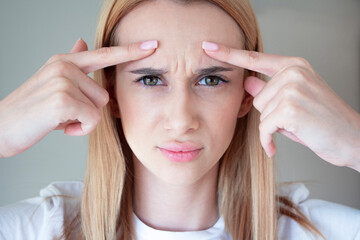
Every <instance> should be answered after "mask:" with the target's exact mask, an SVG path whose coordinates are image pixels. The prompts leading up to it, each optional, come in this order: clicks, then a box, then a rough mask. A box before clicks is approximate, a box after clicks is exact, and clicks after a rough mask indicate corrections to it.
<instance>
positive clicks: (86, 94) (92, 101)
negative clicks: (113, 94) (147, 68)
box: [0, 39, 157, 158]
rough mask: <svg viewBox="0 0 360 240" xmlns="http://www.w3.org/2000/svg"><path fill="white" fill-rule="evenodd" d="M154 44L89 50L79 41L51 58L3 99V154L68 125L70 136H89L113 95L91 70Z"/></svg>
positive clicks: (145, 53)
mask: <svg viewBox="0 0 360 240" xmlns="http://www.w3.org/2000/svg"><path fill="white" fill-rule="evenodd" d="M141 46H148V49H142V48H141ZM155 48H157V41H155V44H154V43H153V44H151V42H150V43H149V42H148V41H147V42H144V44H143V45H142V43H133V44H130V45H127V46H117V47H110V48H100V49H97V50H92V51H87V46H86V43H85V42H84V41H83V40H81V39H80V40H78V41H77V42H76V44H75V46H74V47H73V49H72V51H71V53H69V54H57V55H54V56H53V57H51V58H50V59H49V60H48V61H47V62H46V63H45V65H44V66H42V67H41V68H40V69H39V71H37V72H36V73H35V74H34V75H33V76H32V77H31V78H30V79H29V80H27V81H26V82H25V83H24V84H22V85H21V86H20V87H19V88H17V89H16V90H15V91H14V92H12V93H11V94H9V95H8V96H7V97H5V98H4V99H3V100H1V101H0V158H1V157H11V156H14V155H16V154H19V153H21V152H23V151H25V150H26V149H28V148H30V147H31V146H33V145H34V144H36V143H37V142H39V141H40V140H41V139H42V138H44V137H45V136H46V135H47V134H48V133H50V132H51V131H52V130H56V129H64V132H65V134H68V135H72V136H82V135H87V134H89V133H90V132H91V131H93V130H94V129H95V127H96V125H97V124H98V123H99V121H100V119H101V108H102V107H104V106H105V105H106V104H107V102H108V101H109V94H108V92H107V91H106V90H105V89H103V88H102V87H100V86H99V85H98V84H97V83H96V82H95V81H94V80H93V79H92V78H90V77H89V76H88V75H87V74H88V73H90V72H93V71H96V70H98V69H101V68H105V67H108V66H112V65H117V64H120V63H124V62H128V61H133V60H137V59H141V58H144V57H146V56H149V55H151V54H152V53H153V52H154V49H155Z"/></svg>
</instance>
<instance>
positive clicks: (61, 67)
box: [49, 61, 69, 77]
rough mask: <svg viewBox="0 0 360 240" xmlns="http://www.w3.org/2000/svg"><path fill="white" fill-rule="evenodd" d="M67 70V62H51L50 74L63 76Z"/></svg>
mask: <svg viewBox="0 0 360 240" xmlns="http://www.w3.org/2000/svg"><path fill="white" fill-rule="evenodd" d="M68 70H69V64H68V63H67V62H64V61H55V62H53V63H52V64H51V66H50V69H49V72H50V76H53V77H54V76H63V75H65V73H66V72H67V71H68Z"/></svg>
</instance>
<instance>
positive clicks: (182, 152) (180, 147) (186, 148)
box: [159, 143, 203, 162]
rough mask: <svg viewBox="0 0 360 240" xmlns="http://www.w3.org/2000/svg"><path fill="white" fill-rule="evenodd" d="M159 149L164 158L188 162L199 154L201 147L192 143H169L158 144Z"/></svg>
mask: <svg viewBox="0 0 360 240" xmlns="http://www.w3.org/2000/svg"><path fill="white" fill-rule="evenodd" d="M159 149H160V151H161V153H162V154H164V156H165V157H166V158H168V159H169V160H171V161H173V162H190V161H192V160H194V159H195V158H196V157H197V156H198V155H199V153H200V152H201V150H202V149H203V148H202V147H199V146H197V145H194V144H192V143H182V144H177V143H170V144H166V145H163V146H160V147H159Z"/></svg>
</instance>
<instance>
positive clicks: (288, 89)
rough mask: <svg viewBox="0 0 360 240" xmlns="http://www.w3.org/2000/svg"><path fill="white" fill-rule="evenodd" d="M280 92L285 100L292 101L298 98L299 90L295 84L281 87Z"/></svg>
mask: <svg viewBox="0 0 360 240" xmlns="http://www.w3.org/2000/svg"><path fill="white" fill-rule="evenodd" d="M282 92H283V96H284V97H285V98H290V99H292V98H294V97H298V96H299V95H300V92H301V90H300V87H299V85H298V84H297V83H288V84H286V85H285V86H284V87H283V89H282Z"/></svg>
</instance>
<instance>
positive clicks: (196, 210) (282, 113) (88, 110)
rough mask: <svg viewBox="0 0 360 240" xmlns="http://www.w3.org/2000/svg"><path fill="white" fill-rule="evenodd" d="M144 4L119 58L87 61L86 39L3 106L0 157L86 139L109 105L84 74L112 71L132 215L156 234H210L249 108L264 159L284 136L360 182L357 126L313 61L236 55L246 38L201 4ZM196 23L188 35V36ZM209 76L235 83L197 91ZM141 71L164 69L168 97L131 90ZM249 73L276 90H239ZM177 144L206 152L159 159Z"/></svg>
mask: <svg viewBox="0 0 360 240" xmlns="http://www.w3.org/2000/svg"><path fill="white" fill-rule="evenodd" d="M147 4H153V5H147V8H146V9H145V8H144V6H141V5H140V6H139V7H138V8H136V9H134V10H133V12H130V14H129V15H127V16H126V17H125V18H124V19H123V20H122V22H121V24H120V26H119V29H118V31H119V32H118V34H119V39H120V42H119V44H120V45H121V46H120V47H112V48H102V49H98V50H93V51H88V48H87V45H86V43H85V42H84V41H83V40H81V39H80V40H79V41H77V42H76V44H75V46H74V48H73V49H72V51H71V53H69V54H58V55H55V56H53V57H52V58H50V59H49V61H48V62H47V63H46V64H44V66H42V67H41V68H40V69H39V71H38V72H37V73H35V74H34V76H32V77H31V78H30V79H29V80H27V81H26V82H25V83H24V84H23V85H21V86H20V87H19V88H18V89H16V90H15V91H14V92H12V93H11V94H9V95H8V96H7V97H6V98H4V99H2V100H1V101H0V132H1V134H0V158H2V157H11V156H15V155H17V154H19V153H21V152H23V151H25V150H26V149H28V148H30V147H31V146H33V145H34V144H36V143H37V142H38V141H40V140H41V139H42V138H43V137H45V136H46V135H47V134H48V133H49V132H51V131H52V130H56V129H63V130H64V132H65V133H66V134H68V135H87V134H88V133H90V132H91V131H92V130H93V129H94V128H95V127H96V125H97V123H98V122H99V121H100V114H99V112H100V110H101V108H102V107H103V106H105V105H106V104H107V102H108V100H109V95H108V93H107V92H106V91H105V90H104V89H103V88H101V87H100V86H98V85H97V84H96V83H95V82H94V81H93V80H92V79H91V78H90V77H88V76H87V74H88V73H89V72H92V71H95V70H97V69H101V68H104V67H107V66H111V65H117V86H116V91H117V96H116V97H117V99H115V101H113V102H117V103H118V104H117V106H116V107H117V108H119V107H120V112H119V114H117V113H116V112H114V114H115V115H118V117H120V118H121V120H122V122H123V125H124V129H125V134H126V137H127V140H128V141H129V143H130V146H131V147H132V149H133V151H134V163H135V213H136V214H137V215H138V216H139V217H140V218H141V219H142V220H143V221H144V222H145V223H147V224H148V225H150V226H153V227H156V228H159V229H164V230H180V231H181V230H200V229H204V228H207V227H210V226H211V225H212V224H214V222H215V221H216V220H217V218H218V213H217V211H216V199H215V193H216V186H215V185H216V181H215V180H216V172H217V171H216V170H217V167H218V163H217V161H218V159H219V157H220V156H221V154H222V153H223V152H224V151H225V149H226V147H227V145H228V143H229V141H230V139H231V135H232V132H233V129H234V124H235V121H236V119H237V118H239V117H243V116H244V115H245V114H246V113H247V112H248V110H249V108H250V106H251V104H252V97H254V101H253V105H254V107H255V108H256V109H258V110H259V112H260V113H261V117H260V120H261V124H260V126H259V128H260V139H261V144H262V146H263V148H264V149H265V151H266V152H267V153H268V155H270V156H271V155H273V154H274V153H275V151H276V148H275V145H274V144H273V142H272V135H273V134H274V133H275V132H278V133H281V134H283V135H285V136H287V137H288V138H290V139H292V140H294V141H296V142H299V143H301V144H303V145H305V146H307V147H308V148H310V149H311V150H312V151H314V153H316V154H317V155H318V156H320V157H321V158H322V159H324V160H325V161H327V162H329V163H332V164H334V165H338V166H347V167H351V168H353V169H356V170H357V171H360V159H359V152H360V137H359V136H360V115H359V114H358V113H357V112H356V111H355V110H353V109H352V108H351V107H350V106H349V105H348V104H346V103H345V102H344V101H343V100H342V99H341V98H339V96H337V95H336V93H335V92H334V91H333V90H332V89H331V88H330V87H329V86H328V85H327V84H326V82H325V81H324V80H323V79H322V78H321V77H320V76H319V75H318V74H317V73H316V72H315V70H314V69H313V68H312V67H311V65H310V64H309V63H308V62H307V61H306V60H304V59H302V58H297V57H284V56H277V55H271V54H263V53H256V52H249V51H245V50H241V48H242V44H241V43H242V36H241V33H239V31H237V30H238V29H237V28H236V27H235V25H234V22H232V21H231V20H232V19H231V18H229V16H227V15H226V14H225V13H224V12H222V11H221V10H220V9H217V8H214V7H213V6H212V5H210V4H206V3H201V4H205V5H197V4H200V3H196V4H193V5H191V8H186V7H184V6H180V5H175V4H171V3H170V2H169V3H167V4H168V5H165V4H166V2H163V1H157V2H152V3H150V2H149V3H147ZM155 4H156V5H155ZM154 6H156V8H154ZM200 8H201V11H199V9H200ZM141 10H142V11H143V12H141V14H139V15H136V14H134V12H136V11H138V12H140V11H141ZM156 11H157V14H153V13H154V12H156ZM161 11H163V12H161ZM164 12H166V13H172V14H168V15H169V16H171V17H170V18H169V19H166V21H160V22H161V27H159V26H158V27H157V25H156V24H155V23H156V22H159V21H155V18H156V17H160V16H162V15H161V14H163V13H164ZM199 14H202V15H201V17H199V16H200V15H199ZM203 15H204V16H203ZM209 16H211V17H209ZM152 19H154V21H150V20H152ZM190 19H191V20H192V21H191V26H192V27H191V29H192V30H191V29H190V28H186V27H184V26H187V25H188V23H187V21H190ZM214 19H217V20H218V21H214ZM126 20H127V21H128V23H129V22H130V23H131V25H129V24H126ZM212 21H214V22H212ZM210 23H211V24H210ZM224 23H226V24H225V25H226V26H222V24H224ZM146 24H147V25H146ZM173 24H176V25H173ZM145 25H146V26H145ZM171 26H177V27H176V28H175V29H173V28H172V27H171ZM209 26H211V28H210V27H209ZM226 27H227V28H228V29H227V28H226ZM138 28H141V31H136V29H137V30H138ZM162 29H166V32H165V34H164V32H163V31H162ZM225 30H226V31H225ZM121 31H123V32H121ZM160 33H163V34H162V35H161V34H160ZM195 33H196V34H195ZM229 33H231V34H229ZM146 34H147V35H146ZM226 34H229V35H230V36H226ZM195 36H196V37H195ZM120 37H121V38H120ZM130 37H131V38H130ZM149 39H158V40H159V49H157V50H156V51H154V50H145V51H144V50H141V49H140V41H143V40H149ZM203 40H206V41H213V42H215V44H216V45H217V50H211V51H210V50H202V49H201V46H202V45H201V42H202V41H203ZM128 44H129V45H128ZM152 54H153V55H152ZM146 57H147V58H146ZM211 65H217V66H224V67H231V68H235V69H236V71H232V72H224V73H222V74H223V75H226V76H227V78H228V80H229V81H230V83H228V84H223V85H222V87H221V88H218V89H212V90H208V89H207V87H206V86H202V85H201V86H199V85H197V84H196V83H198V81H197V80H199V81H200V79H199V78H198V77H196V76H195V75H194V72H196V69H197V68H200V67H208V66H211ZM142 66H147V67H149V66H151V67H164V68H167V69H168V73H167V74H165V75H164V76H162V79H163V80H164V86H162V87H156V89H157V90H150V89H145V88H141V87H138V85H135V84H134V83H132V81H133V80H135V79H137V78H138V77H139V76H133V75H134V74H132V73H128V70H133V69H137V68H139V67H142ZM243 69H250V70H253V71H256V72H260V73H263V74H266V75H268V76H269V77H270V78H271V80H270V81H269V82H268V83H266V82H264V81H263V80H261V79H257V78H255V77H247V78H245V79H243V72H244V70H243ZM229 86H232V87H231V88H229ZM245 91H246V92H247V93H249V94H247V93H246V92H245ZM130 93H131V94H130ZM250 95H251V96H252V97H250ZM229 96H232V97H229ZM149 99H150V100H151V101H150V100H149ZM215 99H216V100H221V101H216V100H215ZM225 103H226V104H225ZM144 106H146V107H144ZM160 106H161V107H160ZM215 113H216V114H215ZM219 126H220V127H219ZM171 140H177V141H190V140H191V141H193V142H194V143H197V144H202V146H203V147H204V151H203V153H202V154H201V155H200V156H199V158H198V159H197V160H196V161H194V162H190V163H186V164H179V163H178V164H177V163H171V162H169V161H168V160H166V161H165V159H163V156H162V155H161V154H159V153H158V152H156V148H155V146H156V145H157V144H163V143H166V142H167V141H171ZM209 148H210V149H211V154H210V152H209ZM165 200H166V201H165ZM164 212H166V214H164ZM165 215H166V216H165Z"/></svg>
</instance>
